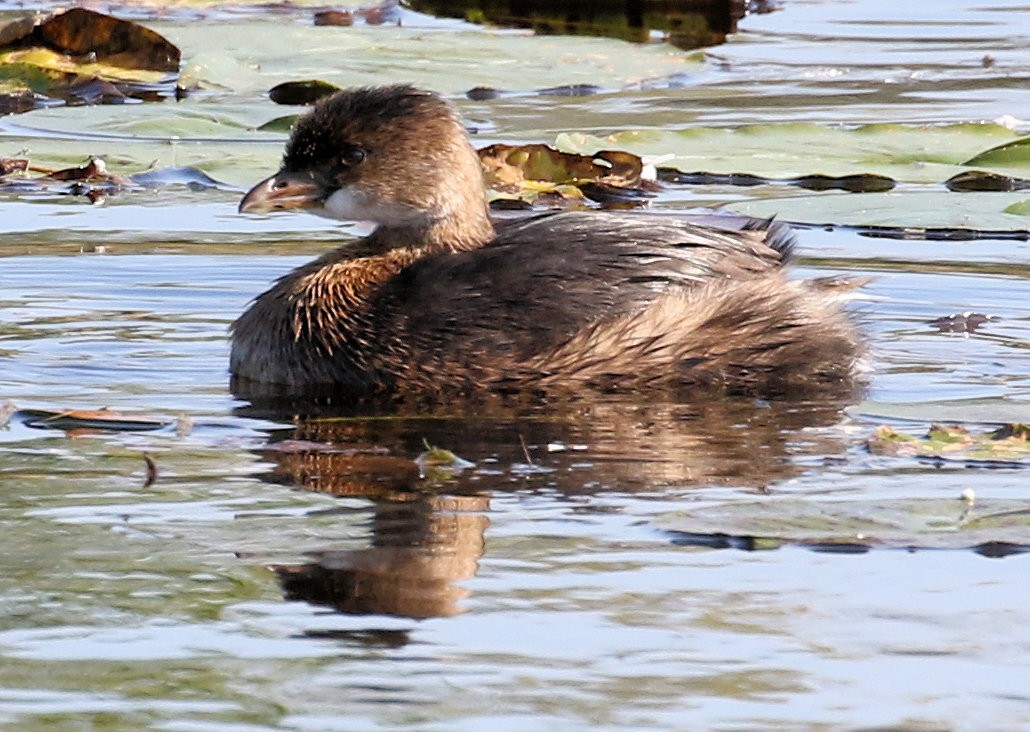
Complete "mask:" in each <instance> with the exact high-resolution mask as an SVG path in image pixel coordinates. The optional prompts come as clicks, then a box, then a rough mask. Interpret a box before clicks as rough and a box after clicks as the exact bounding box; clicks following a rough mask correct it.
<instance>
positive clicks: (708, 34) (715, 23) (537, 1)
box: [407, 0, 770, 50]
mask: <svg viewBox="0 0 1030 732" xmlns="http://www.w3.org/2000/svg"><path fill="white" fill-rule="evenodd" d="M769 4H770V3H767V2H762V3H749V2H748V0H579V1H577V2H565V3H555V2H552V1H551V0H456V1H455V0H409V2H408V3H407V5H408V6H409V7H411V8H412V9H413V10H417V11H419V12H423V13H428V14H430V15H434V16H437V17H445V18H447V17H449V18H461V19H468V20H474V21H478V22H484V21H485V22H487V23H493V24H497V25H503V26H509V27H515V28H526V29H531V30H532V31H533V32H534V33H537V34H540V35H555V34H562V35H590V36H604V37H607V38H618V39H621V40H624V41H635V42H638V43H639V42H644V41H648V40H651V39H652V34H660V35H662V36H664V37H665V38H666V39H667V40H668V42H669V43H671V44H672V45H674V46H676V47H678V48H682V49H688V50H689V49H694V48H701V47H702V46H712V45H717V44H719V43H723V42H724V41H725V40H726V36H727V35H729V34H730V33H735V32H736V30H737V21H739V20H740V19H741V18H743V17H744V15H745V14H746V13H747V11H748V6H749V5H754V6H757V7H759V8H760V9H764V8H766V7H767V6H768V5H769Z"/></svg>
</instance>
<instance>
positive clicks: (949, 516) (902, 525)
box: [656, 497, 1030, 556]
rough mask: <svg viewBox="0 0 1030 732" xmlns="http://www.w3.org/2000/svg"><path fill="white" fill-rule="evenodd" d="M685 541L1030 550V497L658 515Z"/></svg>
mask: <svg viewBox="0 0 1030 732" xmlns="http://www.w3.org/2000/svg"><path fill="white" fill-rule="evenodd" d="M656 523H657V525H658V527H659V528H661V529H664V530H666V531H669V532H671V533H672V534H673V535H674V537H676V538H675V540H676V541H677V542H678V543H684V544H691V545H701V546H712V547H737V548H746V549H774V548H777V547H779V546H782V545H784V544H801V545H804V546H809V547H814V548H820V549H830V550H837V551H865V550H868V549H870V548H873V547H897V548H934V549H966V548H976V549H977V550H978V551H981V552H982V553H985V554H991V555H993V556H1000V555H1003V554H1006V553H1013V552H1018V551H1027V550H1030V503H1028V502H1027V501H1006V500H986V501H979V500H970V498H968V497H956V498H951V499H948V498H932V499H898V500H887V501H884V500H877V501H869V500H866V501H862V500H849V501H832V500H798V499H795V498H783V499H779V498H771V499H769V500H766V501H761V502H748V503H727V504H720V505H717V506H709V507H705V508H699V509H697V510H693V511H685V512H678V513H674V514H669V515H666V516H663V517H661V518H659V519H658V521H657V522H656Z"/></svg>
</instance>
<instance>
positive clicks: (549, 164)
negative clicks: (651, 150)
mask: <svg viewBox="0 0 1030 732" xmlns="http://www.w3.org/2000/svg"><path fill="white" fill-rule="evenodd" d="M478 152H479V160H480V163H482V165H483V174H484V177H485V179H486V182H487V187H488V188H489V189H491V192H492V194H493V195H492V197H493V198H498V197H500V198H505V199H510V198H513V197H514V198H517V199H520V200H523V201H527V202H534V201H537V200H539V199H540V198H541V197H542V196H545V195H550V196H557V197H559V198H560V199H569V198H572V199H582V198H583V196H584V195H586V196H587V197H589V198H593V199H594V200H599V201H602V202H607V201H612V200H617V201H620V202H623V203H633V202H643V201H646V199H647V197H648V196H649V195H650V194H649V190H648V188H647V187H646V186H647V181H645V180H644V179H643V175H644V166H643V164H642V162H641V160H640V158H639V157H637V156H636V155H633V154H631V153H626V152H621V151H618V150H602V151H601V152H598V153H594V154H593V155H578V154H574V153H563V152H560V151H558V150H555V149H554V148H553V147H550V146H548V145H490V146H489V147H485V148H483V149H481V150H479V151H478Z"/></svg>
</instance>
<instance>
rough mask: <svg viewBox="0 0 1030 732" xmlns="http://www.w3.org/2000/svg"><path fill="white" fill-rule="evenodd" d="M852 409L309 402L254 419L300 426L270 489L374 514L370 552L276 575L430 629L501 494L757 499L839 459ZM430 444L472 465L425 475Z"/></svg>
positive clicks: (746, 403)
mask: <svg viewBox="0 0 1030 732" xmlns="http://www.w3.org/2000/svg"><path fill="white" fill-rule="evenodd" d="M848 403H851V399H850V398H835V399H821V400H818V401H804V402H801V401H793V402H788V401H784V402H772V403H764V402H755V401H753V400H743V399H742V400H728V399H724V400H717V401H710V402H704V403H670V402H653V403H642V402H641V401H640V400H639V398H637V399H635V400H628V399H625V398H623V399H616V398H606V399H603V400H593V401H589V402H584V401H578V402H570V403H563V404H558V405H555V404H551V405H548V406H547V408H539V407H534V408H522V407H515V408H512V407H505V408H500V407H498V406H496V405H492V406H483V405H479V407H478V408H476V409H471V408H468V407H454V408H452V409H451V411H449V412H447V411H445V410H442V409H437V410H436V411H430V412H427V411H425V410H422V411H419V412H417V413H415V414H414V415H412V416H404V410H397V409H392V410H389V411H379V412H377V411H376V410H365V411H362V410H355V409H342V408H338V407H336V408H334V407H331V406H327V405H321V406H318V405H311V404H308V405H303V406H302V407H298V405H295V404H294V405H289V406H288V407H287V408H288V409H292V411H283V405H282V404H280V405H268V404H265V405H260V404H259V405H255V406H252V407H249V408H247V410H246V411H247V412H248V413H249V414H252V415H255V416H262V417H266V418H267V417H275V418H278V419H280V420H283V419H284V418H285V416H286V415H287V414H291V415H292V416H290V417H289V419H290V420H291V421H293V423H294V424H295V427H294V428H292V429H290V430H286V431H281V432H277V433H274V434H273V435H272V436H271V439H270V441H269V443H268V445H267V446H266V447H265V449H264V450H263V451H262V454H263V456H264V457H265V458H266V459H268V460H269V461H270V462H272V463H273V464H274V468H273V470H272V471H271V472H270V473H269V474H268V475H267V476H266V479H267V480H269V481H270V482H276V483H284V484H288V485H292V486H296V487H297V488H300V489H304V490H310V491H316V492H322V493H332V494H334V495H339V496H348V497H361V498H364V499H366V500H368V501H369V502H370V503H371V505H372V511H373V518H372V521H371V525H372V526H371V528H372V536H373V538H372V541H371V545H370V546H368V547H367V548H365V549H362V550H357V551H343V550H337V549H334V548H333V547H326V548H325V550H323V551H319V552H316V553H314V554H312V555H311V561H310V562H308V563H306V564H302V565H279V566H276V567H274V569H275V571H276V573H277V574H278V576H279V579H280V582H281V584H282V587H283V590H284V592H285V595H286V597H287V598H289V599H295V600H305V601H307V602H310V603H312V604H314V605H317V606H323V607H331V608H334V609H335V610H337V611H339V612H342V613H348V614H386V615H395V616H403V617H409V618H428V617H442V616H450V615H454V614H456V613H458V612H460V611H461V605H460V602H461V600H462V599H463V598H464V597H465V596H466V595H467V590H466V589H465V588H464V587H463V586H462V583H463V582H464V581H466V580H468V579H470V578H472V577H473V576H474V574H475V572H476V569H477V566H478V561H479V559H480V557H482V556H483V552H484V549H485V546H486V541H485V532H486V530H487V528H488V527H489V526H490V519H489V511H490V496H491V494H497V493H499V492H502V491H512V490H547V491H549V492H551V493H558V494H559V495H567V496H584V495H590V494H593V493H597V492H606V493H611V492H625V493H633V492H640V491H646V492H648V493H649V494H650V495H652V496H653V495H654V493H655V492H657V491H658V490H660V489H661V488H663V487H670V488H672V487H676V488H679V489H682V488H683V487H691V486H698V487H701V486H711V485H729V486H740V487H745V488H754V489H761V488H764V487H765V486H767V485H769V484H770V483H773V482H775V481H781V480H784V479H787V478H790V477H792V476H794V475H796V474H798V473H799V472H800V471H801V470H802V469H803V466H802V461H800V460H798V457H799V456H801V457H804V456H813V457H822V456H825V455H836V454H839V453H840V452H841V451H842V450H843V449H844V446H843V443H842V440H843V436H842V435H841V433H840V432H839V431H835V430H827V429H823V430H820V429H814V428H819V427H827V426H830V425H834V424H836V423H837V422H838V421H839V419H840V412H841V409H842V408H843V407H844V406H846V405H847V404H848ZM270 406H271V408H270ZM298 415H303V416H298ZM426 445H432V446H436V447H440V448H446V449H448V450H452V451H453V452H455V453H456V454H458V455H460V456H461V457H462V458H464V459H467V460H470V461H472V462H473V463H475V467H473V468H471V469H468V470H464V471H458V472H455V473H453V474H451V475H449V476H447V477H445V478H443V479H441V478H439V477H437V478H433V477H432V476H429V477H427V476H426V475H425V466H424V465H420V464H419V463H417V462H416V460H415V458H416V457H417V456H419V455H420V454H421V453H423V452H424V451H425V450H426ZM527 468H531V469H527ZM670 494H676V491H670Z"/></svg>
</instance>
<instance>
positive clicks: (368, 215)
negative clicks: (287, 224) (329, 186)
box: [318, 187, 426, 226]
mask: <svg viewBox="0 0 1030 732" xmlns="http://www.w3.org/2000/svg"><path fill="white" fill-rule="evenodd" d="M323 209H324V211H319V212H318V213H321V214H322V215H323V216H328V217H330V218H334V219H340V220H342V221H373V222H375V223H377V224H382V225H384V226H411V225H413V224H419V223H421V222H422V221H424V220H425V218H426V213H425V211H422V210H421V209H419V208H416V207H414V206H409V205H407V204H403V203H382V202H378V203H375V202H370V201H369V200H368V197H367V196H362V195H361V194H359V193H355V192H354V191H353V190H351V189H349V188H346V187H344V188H340V189H338V190H335V191H333V193H332V195H330V196H329V198H327V199H325V204H323Z"/></svg>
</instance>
